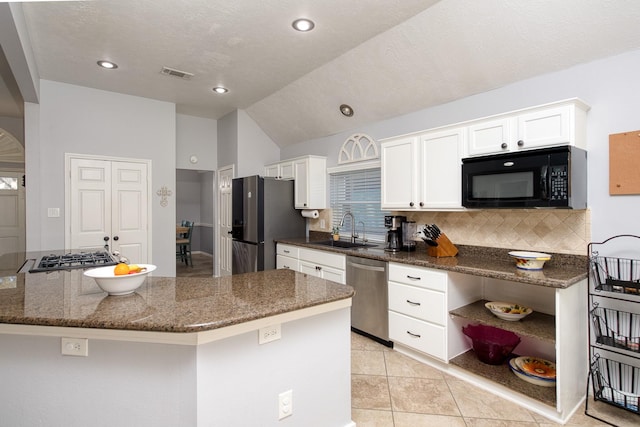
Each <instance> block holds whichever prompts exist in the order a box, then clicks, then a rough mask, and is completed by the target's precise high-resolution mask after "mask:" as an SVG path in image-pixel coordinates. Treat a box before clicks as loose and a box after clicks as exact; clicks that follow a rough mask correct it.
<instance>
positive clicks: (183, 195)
mask: <svg viewBox="0 0 640 427" xmlns="http://www.w3.org/2000/svg"><path fill="white" fill-rule="evenodd" d="M215 179H216V178H215V172H214V171H207V170H192V169H176V187H175V188H176V220H177V222H178V224H180V223H181V222H182V221H191V222H193V223H194V225H193V230H192V235H191V254H192V256H191V259H192V262H193V265H189V266H187V265H186V264H185V262H183V261H182V260H181V259H180V258H178V257H176V277H211V276H213V275H214V264H215V262H214V255H215V253H216V250H215V243H214V242H215V241H214V212H215V210H216V206H215V200H216V198H215V188H216V185H215Z"/></svg>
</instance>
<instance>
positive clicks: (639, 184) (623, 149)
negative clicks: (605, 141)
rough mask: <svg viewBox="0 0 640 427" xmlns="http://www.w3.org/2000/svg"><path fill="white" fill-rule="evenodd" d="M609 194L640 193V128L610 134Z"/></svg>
mask: <svg viewBox="0 0 640 427" xmlns="http://www.w3.org/2000/svg"><path fill="white" fill-rule="evenodd" d="M609 194H611V195H622V194H640V130H637V131H633V132H624V133H616V134H612V135H609Z"/></svg>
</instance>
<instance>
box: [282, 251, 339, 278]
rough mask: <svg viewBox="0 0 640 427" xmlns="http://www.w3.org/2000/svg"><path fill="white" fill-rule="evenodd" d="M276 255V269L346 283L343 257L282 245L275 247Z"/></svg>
mask: <svg viewBox="0 0 640 427" xmlns="http://www.w3.org/2000/svg"><path fill="white" fill-rule="evenodd" d="M276 254H277V255H276V268H290V269H291V270H296V271H299V272H300V273H305V274H310V275H312V276H316V277H321V278H323V279H327V280H331V281H333V282H337V283H341V284H345V283H346V272H345V271H346V258H345V256H344V255H341V254H335V253H331V252H327V251H322V250H314V249H307V248H300V247H297V246H292V245H287V244H282V243H278V245H277V246H276Z"/></svg>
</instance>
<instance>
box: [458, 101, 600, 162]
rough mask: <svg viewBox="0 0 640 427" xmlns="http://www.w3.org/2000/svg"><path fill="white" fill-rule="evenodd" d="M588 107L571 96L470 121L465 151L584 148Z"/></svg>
mask: <svg viewBox="0 0 640 427" xmlns="http://www.w3.org/2000/svg"><path fill="white" fill-rule="evenodd" d="M588 110H589V107H588V106H587V105H586V104H585V103H584V102H582V101H580V100H579V99H570V100H566V101H560V102H557V103H553V104H546V105H542V106H539V107H534V108H529V109H525V110H519V111H515V112H511V113H507V114H502V115H498V116H493V117H489V118H486V119H481V120H477V121H474V122H471V123H470V124H469V138H468V146H467V154H468V155H469V156H482V155H487V154H497V153H506V152H513V151H520V150H530V149H535V148H541V147H549V146H557V145H575V146H577V147H580V148H582V149H586V138H585V134H586V116H587V111H588Z"/></svg>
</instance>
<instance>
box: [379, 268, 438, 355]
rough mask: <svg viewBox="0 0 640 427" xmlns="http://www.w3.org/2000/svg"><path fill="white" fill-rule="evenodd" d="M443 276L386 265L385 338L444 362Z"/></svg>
mask: <svg viewBox="0 0 640 427" xmlns="http://www.w3.org/2000/svg"><path fill="white" fill-rule="evenodd" d="M446 290H447V273H446V272H444V271H434V270H430V269H426V268H419V267H410V266H407V265H402V264H395V263H389V338H390V339H391V340H392V341H393V342H396V343H401V344H404V345H406V346H408V347H411V348H413V349H415V350H418V351H420V352H422V353H426V354H428V355H430V356H433V357H436V358H438V359H441V360H444V361H446V360H447V298H446Z"/></svg>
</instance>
